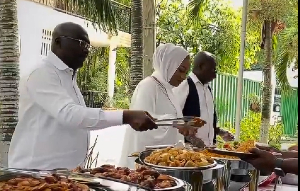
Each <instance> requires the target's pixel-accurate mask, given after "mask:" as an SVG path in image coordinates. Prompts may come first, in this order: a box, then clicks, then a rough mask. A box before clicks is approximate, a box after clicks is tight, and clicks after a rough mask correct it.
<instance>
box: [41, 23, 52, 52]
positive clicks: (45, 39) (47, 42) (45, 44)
mask: <svg viewBox="0 0 300 191" xmlns="http://www.w3.org/2000/svg"><path fill="white" fill-rule="evenodd" d="M51 40H52V31H50V30H46V29H43V30H42V45H41V55H42V56H47V55H48V52H49V51H50V49H51Z"/></svg>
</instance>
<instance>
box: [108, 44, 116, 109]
mask: <svg viewBox="0 0 300 191" xmlns="http://www.w3.org/2000/svg"><path fill="white" fill-rule="evenodd" d="M116 48H117V46H116V45H115V44H114V43H112V44H111V45H110V47H109V61H108V62H109V64H108V79H107V92H108V99H109V100H108V104H109V106H110V107H112V106H113V97H114V91H115V78H116V60H117V50H116Z"/></svg>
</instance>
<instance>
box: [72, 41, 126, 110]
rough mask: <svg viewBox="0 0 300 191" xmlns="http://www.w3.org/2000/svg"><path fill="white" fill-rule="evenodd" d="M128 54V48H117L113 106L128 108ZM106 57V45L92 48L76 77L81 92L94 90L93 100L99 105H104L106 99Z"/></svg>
mask: <svg viewBox="0 0 300 191" xmlns="http://www.w3.org/2000/svg"><path fill="white" fill-rule="evenodd" d="M129 55H130V54H129V49H128V48H118V49H117V60H116V78H115V94H114V103H113V107H115V108H128V106H129V96H128V88H129V59H130V57H129ZM108 58H109V48H108V47H101V48H93V49H92V50H91V51H90V54H89V56H88V58H87V59H86V61H85V63H84V66H83V67H82V68H81V69H80V71H79V73H78V77H77V82H78V86H79V88H80V89H81V90H82V92H83V94H85V92H86V91H89V92H94V95H93V100H94V101H93V102H94V103H96V105H97V106H98V105H99V106H100V107H102V106H105V105H106V103H107V101H108V92H107V79H108ZM86 102H88V100H86Z"/></svg>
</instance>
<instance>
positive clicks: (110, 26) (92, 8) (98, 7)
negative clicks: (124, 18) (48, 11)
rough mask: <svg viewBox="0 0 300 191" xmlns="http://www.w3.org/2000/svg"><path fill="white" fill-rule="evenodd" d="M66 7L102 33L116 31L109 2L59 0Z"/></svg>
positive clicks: (114, 19)
mask: <svg viewBox="0 0 300 191" xmlns="http://www.w3.org/2000/svg"><path fill="white" fill-rule="evenodd" d="M61 2H63V3H64V5H65V6H66V7H69V9H71V10H74V9H75V10H77V12H78V13H79V14H80V15H81V16H84V17H86V18H89V19H91V20H92V21H93V23H95V24H97V25H98V26H99V27H100V28H101V29H103V30H104V31H116V29H117V24H116V18H115V14H114V11H113V6H112V1H111V0H101V1H98V0H89V1H87V0H61Z"/></svg>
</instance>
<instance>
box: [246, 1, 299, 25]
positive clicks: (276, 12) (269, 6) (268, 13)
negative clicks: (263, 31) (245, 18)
mask: <svg viewBox="0 0 300 191" xmlns="http://www.w3.org/2000/svg"><path fill="white" fill-rule="evenodd" d="M293 3H295V0H285V1H282V0H250V1H249V5H248V7H249V11H250V13H253V14H255V16H256V19H258V20H260V21H265V20H268V21H278V20H281V19H282V18H284V17H285V16H286V14H287V13H288V12H289V10H290V9H291V7H293Z"/></svg>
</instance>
